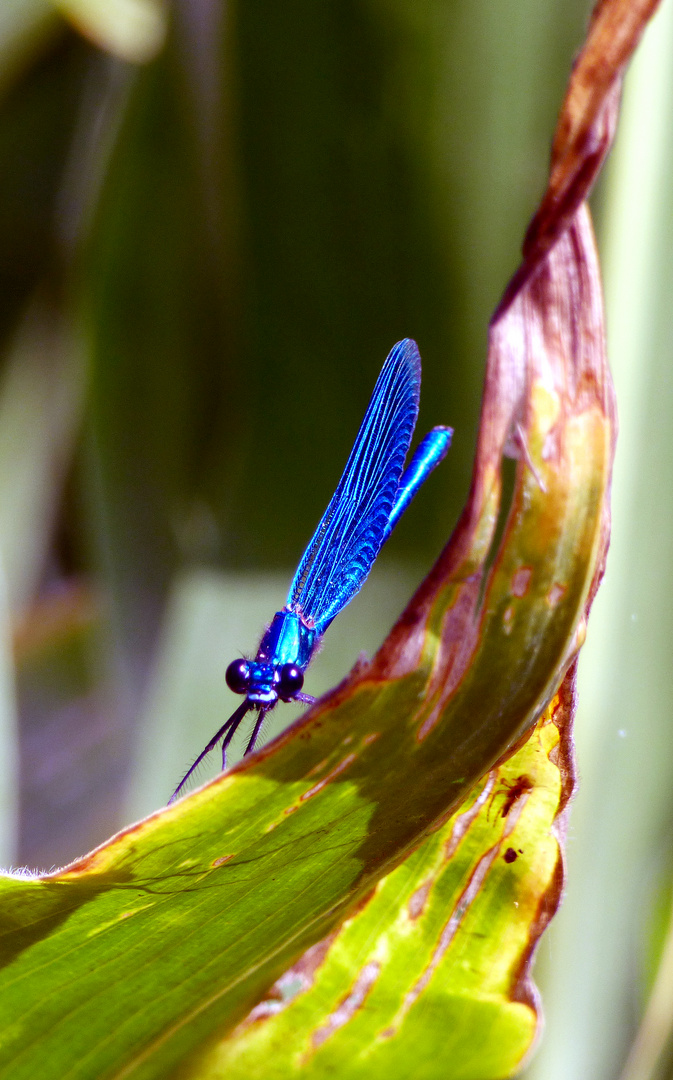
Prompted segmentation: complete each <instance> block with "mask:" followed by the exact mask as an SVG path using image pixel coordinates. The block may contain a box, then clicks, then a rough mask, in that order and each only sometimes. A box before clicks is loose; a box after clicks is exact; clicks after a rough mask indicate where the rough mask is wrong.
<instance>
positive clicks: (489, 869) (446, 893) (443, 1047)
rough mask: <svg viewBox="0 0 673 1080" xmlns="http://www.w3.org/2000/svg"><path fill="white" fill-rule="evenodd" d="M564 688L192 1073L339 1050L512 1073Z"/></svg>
mask: <svg viewBox="0 0 673 1080" xmlns="http://www.w3.org/2000/svg"><path fill="white" fill-rule="evenodd" d="M571 690H572V679H571V678H569V679H568V680H567V681H566V684H565V685H564V688H563V692H562V694H560V695H559V696H557V697H556V698H555V699H554V700H553V701H552V703H551V704H550V706H549V708H548V709H547V710H546V711H545V714H544V715H543V716H542V717H541V718H540V720H539V722H538V724H537V725H536V728H535V730H534V732H533V733H532V735H531V736H530V738H529V739H527V741H526V742H525V743H524V745H523V746H522V747H521V749H520V750H518V751H517V752H516V753H515V754H514V755H513V756H512V757H510V758H509V759H508V760H507V761H506V762H505V763H503V764H501V765H500V766H499V767H497V768H494V769H492V770H491V771H490V772H489V774H488V776H487V777H486V778H485V780H484V781H483V782H482V783H480V784H479V785H477V786H476V787H475V789H474V791H473V792H472V794H471V795H470V797H469V798H468V799H467V800H466V801H465V803H464V804H463V805H462V806H461V808H460V810H459V811H458V812H457V813H456V814H454V815H453V816H452V817H451V818H450V819H449V821H447V822H446V824H445V825H443V826H441V828H439V829H438V830H437V831H436V832H434V833H433V834H432V835H431V836H430V837H428V839H427V840H426V841H425V842H424V843H423V845H422V846H421V847H420V848H419V849H418V850H417V851H415V852H414V854H413V855H411V856H410V857H409V858H408V859H406V861H405V862H404V863H403V864H402V865H401V866H399V867H398V868H397V869H396V870H394V871H393V873H392V874H390V875H389V876H388V877H386V878H383V879H382V880H381V881H380V882H379V883H378V885H377V886H376V888H375V890H374V891H373V892H372V893H371V894H370V895H369V896H368V897H366V898H365V900H364V901H363V902H362V904H361V906H360V907H359V908H358V909H357V911H356V912H355V914H353V915H352V916H351V917H350V918H349V919H347V920H346V922H344V923H343V925H342V927H341V928H340V930H339V931H337V932H335V933H334V934H333V935H331V936H330V937H328V938H326V939H325V940H324V941H323V942H320V943H319V944H317V945H314V946H313V947H312V948H311V949H310V950H309V951H308V952H307V953H306V954H305V956H304V957H303V958H302V959H301V961H300V962H299V963H298V964H297V965H296V966H295V967H293V968H291V969H290V970H289V971H287V972H286V973H285V974H284V975H283V976H282V977H281V978H280V980H279V981H278V982H277V983H276V984H275V986H274V987H273V988H272V991H271V993H270V994H269V995H267V997H266V998H265V1000H264V1001H263V1002H260V1004H259V1005H257V1006H255V1008H254V1009H253V1010H252V1012H251V1013H250V1015H249V1016H248V1017H247V1018H246V1019H245V1020H244V1021H243V1023H242V1024H241V1025H240V1026H239V1028H238V1029H237V1030H236V1031H235V1032H234V1033H233V1034H232V1036H231V1037H230V1038H229V1039H228V1040H226V1041H225V1042H223V1043H222V1045H221V1046H219V1047H217V1048H215V1049H214V1050H213V1051H211V1052H210V1053H208V1054H206V1055H204V1057H203V1058H202V1059H199V1060H197V1062H196V1063H195V1067H194V1070H193V1072H191V1073H190V1074H189V1075H191V1076H194V1077H196V1076H198V1077H209V1078H211V1077H212V1078H213V1080H215V1078H216V1077H225V1076H226V1077H232V1078H234V1077H246V1076H262V1075H264V1076H267V1077H270V1078H271V1077H282V1076H287V1075H289V1074H291V1073H293V1072H295V1071H301V1074H302V1075H306V1076H316V1077H318V1076H331V1075H334V1073H335V1072H336V1073H338V1071H339V1068H340V1063H342V1062H344V1061H348V1075H349V1076H353V1077H359V1076H362V1077H364V1076H371V1075H374V1076H384V1075H385V1076H387V1077H390V1078H394V1077H400V1078H403V1077H408V1076H409V1075H410V1072H411V1071H413V1075H414V1076H415V1077H425V1076H428V1077H435V1076H441V1077H443V1078H444V1080H456V1078H460V1080H479V1078H483V1077H486V1076H488V1077H489V1078H490V1080H496V1078H497V1077H506V1076H509V1075H510V1074H511V1072H512V1070H513V1069H514V1068H515V1066H516V1065H517V1064H518V1063H519V1062H520V1060H521V1058H522V1056H523V1055H524V1053H525V1052H526V1050H527V1049H528V1048H529V1046H530V1044H531V1040H532V1038H533V1035H534V1033H535V1030H536V1023H537V1016H536V1009H535V996H534V990H533V988H532V986H531V984H530V982H529V980H528V963H527V961H528V959H529V956H530V953H531V950H532V949H533V948H534V946H535V943H536V941H537V938H538V936H539V934H540V933H541V932H542V930H543V929H544V927H545V925H546V923H547V920H548V918H549V917H550V915H551V913H552V912H553V910H554V908H555V906H556V903H557V900H558V891H559V887H560V884H561V850H560V844H559V832H558V831H557V830H558V829H559V828H560V823H559V822H558V821H557V814H558V809H559V805H561V806H563V805H565V799H566V797H567V794H568V792H569V790H570V786H571V782H572V777H571V771H570V769H571V762H570V759H569V753H570V733H569V730H568V728H569V720H570V715H571V711H572V700H571ZM560 831H561V833H562V827H561V828H560Z"/></svg>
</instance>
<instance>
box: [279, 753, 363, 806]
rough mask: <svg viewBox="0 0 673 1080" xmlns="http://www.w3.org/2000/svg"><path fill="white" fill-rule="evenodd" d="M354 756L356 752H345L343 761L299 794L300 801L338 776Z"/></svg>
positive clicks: (311, 795) (352, 760)
mask: <svg viewBox="0 0 673 1080" xmlns="http://www.w3.org/2000/svg"><path fill="white" fill-rule="evenodd" d="M356 756H357V755H356V754H346V757H345V758H344V759H343V761H340V762H339V764H338V765H335V766H334V768H333V769H332V770H331V771H330V772H328V773H327V775H326V776H324V777H323V778H322V780H319V781H318V783H317V784H314V785H313V787H312V788H309V790H308V791H305V792H304V794H303V795H300V801H301V802H305V801H306V799H312V798H313V796H314V795H317V794H318V792H319V791H322V789H323V788H324V787H327V785H328V784H329V783H330V782H331V781H332V780H334V778H335V777H336V776H338V775H339V773H342V772H343V771H344V770H345V769H347V768H348V766H349V765H352V764H353V762H354V761H355V758H356ZM286 813H289V811H286Z"/></svg>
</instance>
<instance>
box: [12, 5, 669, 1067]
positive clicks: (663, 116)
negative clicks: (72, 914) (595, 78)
mask: <svg viewBox="0 0 673 1080" xmlns="http://www.w3.org/2000/svg"><path fill="white" fill-rule="evenodd" d="M672 8H673V0H666V3H665V6H664V9H663V10H662V12H661V14H660V15H659V16H658V17H657V21H656V23H655V25H654V26H653V27H652V29H651V31H650V32H649V34H648V35H647V40H646V42H645V44H644V47H643V52H642V54H641V55H640V56H639V58H638V59H637V61H636V63H635V64H634V68H633V71H632V72H631V74H630V75H629V80H628V85H627V94H626V102H625V114H624V120H623V124H622V128H621V130H620V135H619V140H618V144H617V147H616V150H615V153H614V155H613V158H612V160H611V163H610V165H609V168H608V174H607V177H606V179H605V181H604V182H603V184H602V186H601V189H600V191H598V192H597V194H596V197H595V207H594V208H595V210H596V212H597V217H598V222H599V239H600V242H601V248H602V252H603V258H604V270H605V279H606V299H607V305H608V325H609V335H610V337H609V341H610V352H611V357H612V360H613V366H614V369H615V377H616V381H617V388H618V395H619V403H620V414H621V427H622V436H621V442H620V449H619V455H618V460H617V466H616V474H615V504H614V509H615V533H614V540H613V548H612V552H611V556H610V563H609V571H608V575H607V579H606V585H605V588H604V589H603V590H602V591H601V594H600V597H599V600H598V601H597V604H596V610H595V612H594V615H593V618H592V622H591V626H590V629H589V640H588V645H587V647H586V650H585V653H584V655H583V658H582V672H581V679H582V685H581V694H582V700H581V710H580V716H579V718H578V724H579V731H578V745H579V751H580V762H579V765H580V775H581V777H582V788H581V794H580V796H579V798H578V800H577V804H576V807H575V811H574V813H573V816H572V818H571V826H570V830H571V831H570V837H569V860H568V861H569V884H568V896H567V899H566V903H565V906H564V908H563V911H562V913H561V915H560V916H559V918H558V920H557V921H556V924H555V926H554V928H553V930H552V932H551V933H550V934H548V935H547V936H546V937H545V939H544V942H543V946H542V949H541V959H540V963H539V964H538V975H539V978H540V981H541V982H542V984H543V989H544V994H545V1004H546V1011H547V1015H548V1030H547V1036H546V1039H545V1041H544V1042H543V1045H542V1049H541V1051H540V1053H539V1054H538V1057H537V1059H536V1061H535V1062H534V1063H533V1065H532V1066H531V1067H530V1069H529V1072H528V1075H529V1076H530V1077H531V1080H532V1078H535V1080H543V1078H544V1080H556V1078H558V1080H561V1078H563V1080H610V1078H613V1077H614V1078H616V1077H618V1076H619V1075H620V1070H621V1067H622V1064H623V1060H624V1058H625V1055H626V1053H627V1050H628V1046H629V1044H630V1042H631V1039H632V1037H633V1033H634V1031H635V1027H636V1025H637V1022H638V1019H639V1016H640V1014H641V1012H642V1009H643V1007H644V1001H645V998H646V994H647V989H648V986H649V985H650V984H651V981H652V979H653V978H654V972H655V971H656V963H657V956H658V953H659V952H660V951H661V949H662V947H663V946H662V941H663V940H664V939H665V935H666V927H667V925H668V921H669V912H668V906H669V900H668V897H669V894H670V882H671V876H672V875H671V863H672V854H673V845H672V844H671V837H670V832H671V820H672V815H673V798H672V797H671V791H672V789H673V755H672V749H673V735H672V734H671V730H672V729H671V723H670V718H671V707H670V705H669V702H670V700H671V696H672V694H671V692H672V690H673V686H672V683H673V676H672V674H671V667H672V666H671V661H670V652H671V649H670V643H671V641H672V640H673V616H672V615H671V604H670V600H669V597H670V595H671V588H670V584H671V570H670V565H671V556H672V555H673V551H672V550H671V548H672V545H671V536H672V535H673V491H672V486H673V481H672V479H671V477H672V475H673V469H672V466H673V460H672V459H673V452H672V450H671V436H670V420H669V417H670V416H671V413H672V412H673V409H672V408H671V406H673V365H672V364H671V359H673V316H672V314H671V312H672V303H671V297H673V267H672V265H671V258H670V252H671V251H672V250H673V235H672V234H673V214H672V213H671V211H672V210H673V198H672V196H671V183H670V176H671V171H672V170H671V164H672V162H671V156H672V151H671V140H670V134H669V133H670V131H671V130H672V129H673V124H672V121H673V63H672V60H671V58H672V57H673V11H672ZM588 12H589V8H588V5H587V3H586V0H570V2H569V0H564V2H561V0H543V2H540V0H536V2H533V0H443V2H441V3H440V2H439V0H415V2H414V3H409V2H406V3H402V2H401V0H341V2H340V3H336V2H332V0H323V2H322V3H319V4H317V3H315V0H310V2H309V0H288V2H287V3H286V4H282V5H279V4H276V3H272V2H270V0H247V2H246V3H230V4H225V3H224V0H174V2H173V3H172V4H171V5H170V6H168V5H165V4H163V3H160V2H159V0H60V2H58V3H53V4H52V3H49V2H48V0H3V3H2V6H0V163H1V164H0V286H1V287H0V349H1V357H0V363H1V368H0V741H1V743H2V746H1V748H0V749H1V752H0V807H1V808H2V816H1V818H0V856H1V858H2V860H3V862H4V864H5V865H10V864H11V865H14V866H17V865H28V866H31V867H39V868H41V869H47V870H48V869H51V868H52V867H55V866H57V865H61V864H63V863H64V862H66V861H67V860H69V859H71V858H73V857H74V856H76V855H79V854H81V853H83V852H84V851H86V850H87V849H89V848H90V847H92V846H93V845H95V844H97V843H99V842H101V841H102V840H104V839H105V838H106V837H107V836H108V835H109V834H110V833H111V832H113V831H114V830H115V829H117V828H119V827H120V826H122V825H123V824H125V823H127V822H128V821H130V820H132V819H133V818H134V817H137V816H138V815H140V814H143V813H146V812H149V811H151V810H152V809H154V808H156V807H158V806H160V805H162V804H163V803H164V802H165V800H166V798H167V797H168V795H169V794H170V791H171V790H172V788H173V787H174V786H175V783H176V782H177V780H178V779H179V778H180V776H181V774H182V772H183V771H184V769H185V768H186V766H187V765H188V764H189V762H190V760H191V759H193V758H194V757H195V756H196V754H197V753H198V752H199V750H200V749H201V748H202V746H203V745H204V743H205V742H206V741H207V740H208V738H209V737H210V735H211V734H212V733H213V732H214V730H215V729H216V728H217V727H219V726H220V724H221V723H222V722H223V719H224V718H225V717H226V715H228V713H229V712H230V711H231V710H232V708H233V703H234V699H233V697H232V695H231V694H230V693H229V692H228V691H227V690H226V687H225V686H224V670H225V668H226V665H227V663H228V661H229V660H230V659H232V658H233V657H234V656H236V655H239V654H240V653H241V652H250V651H252V650H254V648H255V647H256V645H257V642H258V639H259V636H260V633H261V631H262V629H263V627H264V624H265V622H266V621H268V619H269V618H270V617H271V615H272V613H273V612H274V611H275V610H276V609H277V607H279V606H281V605H282V603H283V600H284V596H285V592H286V590H287V586H288V584H289V581H290V579H291V576H292V573H293V569H294V566H295V564H296V562H297V560H298V557H299V555H300V553H301V551H302V549H303V546H304V544H305V543H306V541H307V540H308V538H309V537H310V535H311V533H312V531H313V528H314V527H315V524H316V522H317V520H318V518H319V516H320V514H321V513H322V510H323V509H324V507H325V505H326V503H327V501H328V499H329V497H330V495H331V493H332V491H333V488H334V486H335V484H336V481H337V480H338V477H339V475H340V472H341V469H342V467H343V465H344V463H345V460H346V457H347V454H348V451H349V449H350V445H351V442H352V439H353V437H354V435H355V432H356V430H357V427H358V424H359V421H360V419H361V416H362V414H363V412H364V409H365V406H366V403H367V400H368V397H369V394H370V392H371V389H372V387H373V384H374V381H375V378H376V375H377V373H378V370H379V368H380V366H381V364H382V362H383V360H384V358H385V356H386V354H387V352H388V350H389V349H390V347H391V346H392V345H393V344H394V342H395V341H397V340H398V339H399V338H401V337H404V336H410V337H414V338H415V339H416V340H417V341H418V343H419V346H420V349H421V354H422V357H423V363H424V375H423V399H422V403H421V416H420V420H419V429H418V433H419V435H421V434H422V433H423V432H424V431H425V430H427V428H429V427H430V426H432V425H433V424H437V423H449V424H452V425H453V426H454V427H455V431H456V433H455V440H454V446H453V448H452V450H451V454H450V457H449V459H448V460H447V461H446V462H445V463H444V465H443V466H442V468H441V469H440V470H439V471H438V473H437V474H436V475H435V476H434V477H433V478H432V479H431V480H430V482H429V483H428V485H427V487H426V488H425V489H424V490H423V492H422V493H421V495H420V496H419V498H418V500H417V502H416V503H415V504H414V507H413V509H412V510H411V511H410V512H409V514H408V515H407V516H406V517H405V519H404V521H403V522H402V524H401V525H400V527H399V529H398V530H397V531H396V534H395V536H394V538H393V539H392V540H391V542H390V543H389V544H388V545H387V547H386V550H385V552H384V554H383V555H382V557H381V559H380V564H379V565H377V567H376V569H375V571H374V573H373V574H372V578H371V579H370V581H369V582H368V584H367V586H366V587H365V589H364V591H363V593H361V594H360V596H359V597H358V598H357V600H356V601H354V603H353V605H352V606H351V607H350V608H349V609H348V610H347V611H346V612H345V613H344V614H343V615H342V616H341V617H340V618H339V620H337V622H336V623H335V624H334V626H333V627H332V628H331V629H330V631H329V635H328V636H327V639H326V642H325V647H324V650H323V651H322V652H321V653H320V655H319V656H318V658H317V660H316V662H315V665H314V667H313V668H312V669H311V673H310V674H309V677H308V679H307V689H308V690H309V691H311V692H313V693H319V692H320V691H321V690H324V689H326V688H327V687H328V686H330V685H332V684H333V683H334V682H336V681H338V679H339V678H341V677H342V676H343V675H344V674H345V673H346V672H347V670H348V669H349V667H350V666H351V665H352V663H353V662H354V661H355V659H356V658H357V656H358V654H359V652H360V651H361V650H365V651H367V652H368V653H370V654H371V652H372V651H373V650H374V649H375V648H376V646H377V645H378V643H379V642H380V641H381V640H382V639H383V637H384V636H385V634H386V632H387V630H388V628H389V626H390V625H391V623H392V621H393V620H394V618H395V616H396V615H397V614H398V613H399V612H400V611H401V609H402V607H403V606H404V603H405V601H406V599H408V597H409V596H410V594H411V592H412V591H413V588H414V587H415V585H416V584H417V583H418V582H419V581H420V580H421V578H422V576H423V574H424V573H425V572H426V571H427V569H429V567H430V566H431V564H432V561H433V560H434V558H435V557H436V556H437V554H438V553H439V551H440V550H441V547H442V545H443V543H444V542H445V540H446V538H447V537H448V535H449V533H450V530H451V528H452V526H453V524H454V522H455V520H456V518H457V516H458V513H459V511H460V508H461V505H462V503H463V500H464V498H465V495H466V491H467V487H468V484H469V477H470V469H471V460H472V453H473V449H474V441H475V435H476V428H477V423H478V410H479V402H480V395H481V381H482V375H483V368H484V359H485V349H486V334H487V324H488V318H489V315H490V313H491V311H492V310H493V308H494V306H495V304H496V302H497V300H498V298H499V295H500V293H501V292H502V290H503V288H504V285H505V284H506V281H507V279H508V277H509V275H510V274H511V272H512V271H513V270H514V268H515V266H516V264H517V261H518V253H519V247H520V243H521V238H522V236H523V232H524V229H525V226H526V223H527V220H528V218H529V217H530V215H531V214H532V212H533V210H534V209H535V205H536V201H537V199H538V198H539V196H540V195H541V193H542V191H543V189H544V183H545V175H546V167H547V160H548V148H549V144H550V140H551V135H552V132H553V128H554V123H555V119H556V115H557V112H558V109H559V107H560V103H561V100H562V95H563V92H564V88H565V83H566V79H567V75H568V72H569V67H570V63H571V60H572V57H573V55H574V52H575V51H576V50H577V48H578V47H579V45H580V44H581V41H582V36H583V31H584V27H585V24H586V20H587V17H588ZM294 715H296V710H295V711H294V712H293V710H292V708H291V707H289V706H288V707H286V708H284V709H282V710H280V709H279V710H277V713H276V716H275V718H274V725H275V726H274V727H271V726H270V728H269V734H272V733H273V731H274V730H277V729H278V725H281V726H282V725H284V724H286V723H287V722H289V720H291V719H292V718H293V716H294ZM216 768H217V762H216V761H214V762H213V763H212V767H211V770H210V772H208V771H207V770H206V771H204V772H203V774H202V776H203V778H205V777H206V776H207V775H210V774H212V771H213V770H216ZM671 1008H672V1010H673V1005H672V1006H671ZM625 1075H626V1074H625ZM652 1075H653V1076H654V1073H652ZM657 1075H660V1076H661V1077H663V1076H668V1075H671V1076H673V1072H670V1073H669V1072H662V1073H660V1074H657ZM649 1076H650V1073H649V1072H642V1071H641V1072H640V1073H638V1072H636V1073H634V1074H633V1075H632V1076H631V1075H630V1076H629V1080H646V1078H647V1077H649Z"/></svg>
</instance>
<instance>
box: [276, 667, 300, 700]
mask: <svg viewBox="0 0 673 1080" xmlns="http://www.w3.org/2000/svg"><path fill="white" fill-rule="evenodd" d="M278 675H279V679H278V695H279V697H282V698H283V699H284V700H287V698H291V697H293V695H294V694H298V693H299V691H300V690H301V688H302V686H303V685H304V673H303V671H302V670H301V668H298V667H297V666H296V664H283V666H282V668H281V669H280V671H279V672H278Z"/></svg>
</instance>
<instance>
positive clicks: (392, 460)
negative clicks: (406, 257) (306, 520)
mask: <svg viewBox="0 0 673 1080" xmlns="http://www.w3.org/2000/svg"><path fill="white" fill-rule="evenodd" d="M420 387H421V358H420V356H419V353H418V348H417V346H416V343H415V342H414V341H411V340H410V339H409V338H405V339H404V341H400V342H398V344H397V345H395V346H394V348H393V349H392V350H391V351H390V353H389V354H388V358H387V360H386V362H385V364H384V365H383V369H382V371H381V374H380V375H379V377H378V379H377V381H376V386H375V387H374V392H373V394H372V397H371V401H370V402H369V405H368V406H367V412H366V413H365V417H364V420H363V421H362V425H361V427H360V430H359V432H358V434H357V438H356V440H355V444H354V446H353V449H352V450H351V453H350V457H349V458H348V461H347V463H346V468H345V469H344V473H343V476H342V477H341V480H340V481H339V484H338V487H337V489H336V491H335V492H334V495H333V496H332V500H331V502H330V504H329V506H328V507H327V510H326V511H325V513H324V515H323V517H322V519H321V521H320V524H319V525H318V528H317V529H316V531H315V533H314V534H313V537H312V539H311V542H310V543H309V545H308V547H307V549H306V551H305V552H304V555H303V556H302V560H301V562H300V563H299V567H298V569H297V573H296V574H295V577H294V581H293V582H292V585H291V586H290V592H289V595H288V599H287V606H288V608H289V609H290V610H291V611H296V612H297V613H298V614H300V615H302V616H303V618H304V620H306V621H308V622H309V625H311V624H312V625H314V626H315V628H316V630H317V632H318V634H322V633H324V631H325V630H326V629H327V627H328V625H329V624H330V622H331V621H332V619H333V618H334V617H335V615H337V614H338V613H339V612H340V611H341V609H342V608H343V607H345V605H346V604H347V603H348V601H349V600H350V599H351V598H352V597H353V596H354V595H355V593H356V592H357V591H358V589H359V588H360V587H361V585H362V583H363V582H364V580H365V578H366V577H367V575H368V573H369V571H370V569H371V567H372V563H373V562H374V560H375V559H376V556H377V555H378V553H379V550H380V548H381V545H382V543H383V541H384V539H385V538H386V536H387V530H388V523H389V520H390V515H391V511H392V508H393V504H394V502H395V498H396V496H397V492H398V488H399V483H400V476H401V475H402V470H403V468H404V460H405V458H406V456H407V451H408V449H409V443H410V442H411V436H412V434H413V430H414V426H415V424H416V417H417V416H418V401H419V397H420Z"/></svg>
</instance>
